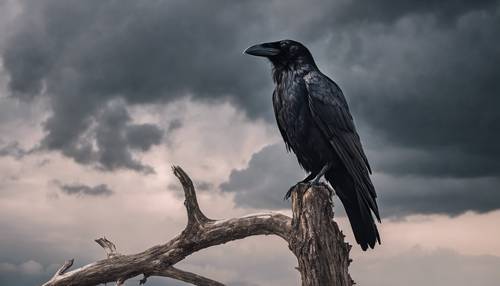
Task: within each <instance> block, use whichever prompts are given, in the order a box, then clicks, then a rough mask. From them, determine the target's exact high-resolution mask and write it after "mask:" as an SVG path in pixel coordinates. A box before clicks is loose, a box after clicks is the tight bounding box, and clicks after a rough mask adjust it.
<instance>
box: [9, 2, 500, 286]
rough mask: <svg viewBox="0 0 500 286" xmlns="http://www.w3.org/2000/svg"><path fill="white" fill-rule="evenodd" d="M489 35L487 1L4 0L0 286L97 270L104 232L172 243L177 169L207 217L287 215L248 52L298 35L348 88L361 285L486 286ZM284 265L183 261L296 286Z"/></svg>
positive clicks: (492, 241) (244, 250)
mask: <svg viewBox="0 0 500 286" xmlns="http://www.w3.org/2000/svg"><path fill="white" fill-rule="evenodd" d="M498 27H500V2H498V1H486V0H485V1H451V0H449V1H410V0H405V1H397V2H396V1H383V0H377V1H361V0H351V1H320V0H314V1H298V0H293V1H277V0H276V1H194V0H191V1H185V0H183V1H181V0H174V1H166V0H165V1H161V0H152V1H132V0H130V1H129V0H121V1H112V0H109V1H102V0H99V1H97V0H95V1H94V0H89V1H77V0H64V1H63V0H37V1H34V0H33V1H23V0H0V132H1V134H2V136H1V137H0V227H1V229H2V235H1V236H0V284H2V285H3V284H5V285H13V286H16V285H36V284H38V283H40V282H41V281H43V280H46V279H47V278H48V277H50V276H51V275H52V272H53V271H54V270H55V269H56V267H57V265H58V264H60V263H61V262H62V261H64V260H65V259H68V258H71V257H75V258H76V263H77V265H82V264H83V263H86V262H89V261H92V260H95V259H100V258H102V255H103V254H102V253H101V251H100V250H99V249H98V247H97V246H96V245H92V243H93V241H92V240H93V239H95V238H96V237H98V236H102V235H106V237H110V238H111V239H114V240H115V242H116V243H117V246H118V248H119V249H120V250H121V251H122V252H124V253H130V252H136V251H140V250H142V249H144V248H146V247H148V246H151V245H153V244H157V243H161V242H162V241H165V240H167V239H169V238H170V237H172V236H173V235H175V234H176V233H178V232H179V231H180V230H182V227H183V225H184V223H185V214H184V210H183V208H182V197H181V195H180V194H179V188H178V185H177V182H176V180H175V179H174V178H173V176H172V175H171V174H170V165H172V164H179V165H181V166H183V167H184V168H185V169H186V170H187V171H188V172H189V173H190V175H191V176H192V177H193V179H194V180H195V181H196V185H197V186H198V189H199V192H200V203H201V205H202V207H203V208H204V209H206V212H207V213H208V215H209V216H212V217H215V218H225V217H231V216H236V215H243V214H247V213H249V212H254V211H262V210H280V211H285V212H286V211H287V210H288V208H289V205H288V204H289V203H288V202H285V201H283V200H282V198H283V195H284V193H285V192H286V191H287V190H288V188H289V186H290V185H292V184H294V183H295V182H296V181H298V180H301V179H302V178H303V177H304V176H305V173H304V172H303V171H302V170H301V169H300V168H299V167H298V165H297V163H296V160H295V157H294V155H293V154H288V153H287V152H286V150H285V146H284V144H283V143H282V140H281V138H280V135H279V132H278V130H277V128H276V126H275V122H274V116H273V113H272V105H271V93H272V89H273V85H272V80H271V75H270V71H271V70H270V64H269V63H267V62H266V61H265V60H263V59H258V58H253V57H249V56H245V55H243V54H242V51H243V50H244V49H245V48H246V47H248V46H250V45H252V44H255V43H260V42H266V41H273V40H279V39H294V40H298V41H301V42H303V43H304V44H305V45H306V46H307V47H309V49H310V50H311V52H312V54H313V55H314V57H315V59H316V62H317V64H318V66H319V67H320V69H321V70H322V71H323V72H324V73H325V74H327V75H329V76H330V77H331V78H332V79H334V80H335V81H336V82H337V83H338V84H339V86H340V87H341V88H342V90H343V91H344V94H345V95H346V98H347V101H348V102H349V105H350V108H351V112H352V114H353V116H354V119H355V122H356V125H357V128H358V131H359V133H360V136H361V140H362V143H363V146H364V148H365V149H366V152H367V156H368V159H369V160H370V163H371V166H372V168H373V170H374V175H373V181H374V184H375V187H376V189H377V192H378V194H379V205H380V211H381V215H382V217H383V223H382V225H381V226H380V229H381V236H382V241H383V245H382V246H380V247H378V248H376V250H375V251H370V252H368V253H361V251H359V250H356V252H355V253H354V263H353V266H352V272H353V273H352V276H353V277H354V279H355V280H356V281H358V283H359V284H360V285H400V284H404V285H410V286H412V285H421V284H422V283H423V282H426V283H427V284H428V285H437V284H439V285H450V286H451V285H453V286H459V285H470V284H474V285H480V286H481V285H484V286H489V285H494V284H495V283H496V282H495V281H498V279H500V274H499V273H498V271H497V269H499V268H500V247H499V246H498V239H500V230H499V229H498V226H496V224H497V223H498V221H499V220H500V162H499V161H498V158H500V151H499V150H500V149H499V148H498V146H499V145H500V144H499V142H500V111H499V109H498V107H499V106H500V96H499V95H500V72H499V66H500V29H499V28H498ZM336 214H337V217H338V220H339V222H340V224H341V226H342V228H343V229H344V230H345V232H347V233H348V238H349V239H351V240H352V235H351V234H350V228H349V225H348V223H347V222H346V221H345V217H344V214H343V210H342V206H341V204H340V202H336ZM295 265H296V261H295V260H294V258H293V256H291V254H290V253H288V251H287V247H286V245H284V243H282V242H281V241H280V240H279V239H273V238H251V239H248V240H245V241H238V242H235V243H231V244H229V245H227V246H223V247H216V248H214V249H209V250H206V251H202V252H201V253H198V254H195V255H193V257H189V258H188V259H187V260H186V261H185V262H183V263H182V266H183V267H184V268H185V269H188V270H192V271H196V272H198V273H201V274H205V275H207V276H210V277H212V278H216V279H219V280H221V281H224V282H225V283H228V284H229V285H290V284H292V285H295V284H297V283H298V282H297V281H298V280H297V279H298V276H297V273H296V272H294V270H293V267H294V266H295ZM394 269H396V271H395V270H394ZM457 269H460V271H457ZM394 272H397V274H396V277H395V276H394V275H395V273H394ZM422 272H425V276H422ZM457 273H458V275H457ZM423 277H424V278H425V279H428V280H422V279H423ZM129 283H130V284H131V285H132V284H133V283H135V282H133V281H130V282H129ZM167 283H177V282H172V281H166V280H165V279H154V280H153V281H151V283H150V284H151V285H166V284H167ZM168 285H171V284H168ZM172 285H182V284H181V283H178V284H172Z"/></svg>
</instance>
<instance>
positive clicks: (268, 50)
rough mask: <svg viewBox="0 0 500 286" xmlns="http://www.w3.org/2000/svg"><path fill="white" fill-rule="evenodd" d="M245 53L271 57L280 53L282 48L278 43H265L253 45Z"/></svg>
mask: <svg viewBox="0 0 500 286" xmlns="http://www.w3.org/2000/svg"><path fill="white" fill-rule="evenodd" d="M244 53H245V54H249V55H252V56H258V57H271V56H276V55H278V54H279V53H280V49H279V45H277V44H276V43H264V44H259V45H255V46H251V47H250V48H248V49H246V50H245V52H244Z"/></svg>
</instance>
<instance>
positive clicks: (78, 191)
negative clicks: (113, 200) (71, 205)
mask: <svg viewBox="0 0 500 286" xmlns="http://www.w3.org/2000/svg"><path fill="white" fill-rule="evenodd" d="M60 189H61V191H62V192H63V193H65V194H67V195H70V196H105V197H107V196H110V195H112V194H113V191H112V190H111V189H110V188H109V187H108V186H107V185H105V184H100V185H96V186H93V187H91V186H87V185H83V184H72V185H61V186H60Z"/></svg>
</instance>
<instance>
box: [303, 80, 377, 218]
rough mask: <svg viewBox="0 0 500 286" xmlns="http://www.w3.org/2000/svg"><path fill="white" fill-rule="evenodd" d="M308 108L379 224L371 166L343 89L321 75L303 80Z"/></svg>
mask: <svg viewBox="0 0 500 286" xmlns="http://www.w3.org/2000/svg"><path fill="white" fill-rule="evenodd" d="M304 80H305V82H306V88H307V92H308V100H309V108H310V110H311V114H312V116H313V118H314V122H315V123H316V124H317V126H318V127H319V128H320V130H321V131H322V132H323V134H324V135H325V138H327V139H328V140H329V142H330V144H331V146H332V148H333V149H334V151H335V152H336V154H337V155H338V156H339V157H340V159H341V161H342V163H343V165H344V166H345V168H346V170H347V172H348V173H349V175H350V176H351V177H352V179H353V181H354V183H355V184H356V186H357V187H356V188H355V189H356V192H357V193H358V194H357V196H359V197H360V198H361V201H364V202H365V203H366V204H367V205H368V206H369V208H370V209H371V210H372V211H373V212H374V213H375V216H376V217H377V219H378V220H379V221H380V216H379V212H378V207H377V203H376V201H375V198H376V197H377V195H376V193H375V188H374V187H373V184H372V182H371V180H370V176H369V174H370V173H371V169H370V165H369V164H368V160H367V159H366V156H365V153H364V152H363V148H362V146H361V141H360V139H359V136H358V134H357V132H356V128H355V126H354V121H353V119H352V116H351V114H350V112H349V108H348V106H347V102H346V100H345V98H344V95H343V94H342V91H341V90H340V88H339V87H338V86H337V84H335V83H334V82H333V81H332V80H330V79H329V78H328V77H326V76H325V75H323V74H321V73H320V72H310V73H309V74H307V75H306V76H305V77H304Z"/></svg>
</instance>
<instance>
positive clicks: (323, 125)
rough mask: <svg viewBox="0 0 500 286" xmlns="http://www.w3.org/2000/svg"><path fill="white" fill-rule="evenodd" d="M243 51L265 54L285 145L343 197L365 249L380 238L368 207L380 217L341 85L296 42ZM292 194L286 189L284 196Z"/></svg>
mask: <svg viewBox="0 0 500 286" xmlns="http://www.w3.org/2000/svg"><path fill="white" fill-rule="evenodd" d="M245 53H247V54H249V55H253V56H261V57H266V58H268V59H269V60H270V61H271V63H272V67H273V72H272V74H273V80H274V83H275V89H274V92H273V107H274V114H275V115H276V121H277V123H278V128H279V130H280V132H281V135H282V136H283V140H284V141H285V144H286V147H287V149H288V150H290V149H291V150H292V151H293V152H294V153H295V155H296V156H297V159H298V161H299V164H300V165H301V166H302V167H303V168H304V169H305V170H306V171H308V172H310V174H309V175H308V176H307V177H306V178H305V179H304V180H303V181H302V182H303V183H310V184H316V183H318V182H319V180H320V179H321V177H323V176H325V178H326V180H327V181H328V182H329V183H330V184H331V185H332V186H333V188H334V189H335V192H336V194H337V195H338V197H339V198H340V200H341V201H342V203H343V205H344V207H345V210H346V213H347V216H348V218H349V221H350V222H351V227H352V229H353V232H354V236H355V237H356V241H357V242H358V243H359V244H360V245H361V248H362V249H363V250H366V249H367V248H368V246H370V247H371V248H373V247H374V246H375V243H376V242H377V241H378V243H380V236H379V233H378V230H377V226H376V225H375V221H374V219H373V216H372V212H373V213H374V214H375V216H376V217H377V220H378V221H379V222H380V215H379V212H378V207H377V202H376V200H375V199H376V197H377V194H376V193H375V188H374V187H373V184H372V182H371V180H370V174H371V169H370V165H369V163H368V160H367V159H366V156H365V153H364V151H363V148H362V146H361V142H360V139H359V136H358V134H357V132H356V128H355V127H354V122H353V119H352V116H351V114H350V112H349V107H348V106H347V102H346V100H345V98H344V95H343V94H342V91H341V90H340V88H339V86H338V85H337V84H336V83H335V82H334V81H332V80H331V79H330V78H328V77H327V76H326V75H324V74H323V73H321V71H320V70H319V69H318V67H317V66H316V63H315V62H314V59H313V57H312V55H311V53H310V52H309V50H308V49H307V48H306V47H305V46H304V45H302V44H301V43H299V42H296V41H292V40H282V41H277V42H271V43H264V44H259V45H255V46H252V47H250V48H248V49H247V50H246V51H245ZM289 195H290V194H289V193H287V196H285V198H287V197H288V196H289Z"/></svg>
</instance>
